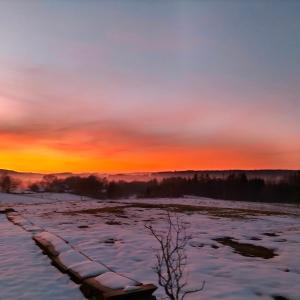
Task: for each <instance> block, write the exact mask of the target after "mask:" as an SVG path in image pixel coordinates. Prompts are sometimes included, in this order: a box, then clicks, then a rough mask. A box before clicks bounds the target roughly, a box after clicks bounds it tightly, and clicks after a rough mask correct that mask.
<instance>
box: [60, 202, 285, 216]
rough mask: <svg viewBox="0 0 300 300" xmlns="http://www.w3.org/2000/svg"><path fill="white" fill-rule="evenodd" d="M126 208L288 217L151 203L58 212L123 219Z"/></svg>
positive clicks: (237, 209) (258, 211)
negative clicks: (109, 214) (102, 215)
mask: <svg viewBox="0 0 300 300" xmlns="http://www.w3.org/2000/svg"><path fill="white" fill-rule="evenodd" d="M127 208H136V209H137V210H139V211H143V210H145V209H160V210H166V211H170V212H178V213H186V214H193V213H202V214H208V215H210V216H212V217H219V218H232V219H243V218H249V217H256V216H274V215H288V214H287V213H283V212H276V211H265V210H258V209H246V208H245V209H244V208H224V207H211V206H201V205H186V204H152V203H139V202H133V203H126V205H122V206H107V207H100V208H89V209H82V210H72V211H66V212H60V213H63V214H65V215H75V214H92V215H95V214H101V213H111V214H115V215H118V216H121V215H122V217H125V210H126V209H127Z"/></svg>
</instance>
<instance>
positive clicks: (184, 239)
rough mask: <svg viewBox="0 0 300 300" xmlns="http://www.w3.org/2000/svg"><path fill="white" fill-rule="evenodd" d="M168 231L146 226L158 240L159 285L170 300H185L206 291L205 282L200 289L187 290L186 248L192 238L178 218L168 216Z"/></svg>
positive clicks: (157, 266) (155, 267) (157, 271)
mask: <svg viewBox="0 0 300 300" xmlns="http://www.w3.org/2000/svg"><path fill="white" fill-rule="evenodd" d="M166 219H167V225H168V226H167V230H166V231H164V232H162V231H159V230H157V229H155V228H153V227H152V225H150V224H146V225H145V227H146V229H147V230H148V231H149V232H150V234H151V235H152V236H153V237H154V238H155V239H156V241H157V242H158V244H159V250H158V252H157V253H156V264H155V266H154V270H155V272H156V274H157V276H158V283H159V285H160V286H161V287H163V288H164V291H165V293H166V295H167V297H168V299H170V300H184V298H185V297H186V296H187V295H189V294H192V293H197V292H200V291H202V290H203V289H204V285H205V282H203V284H202V286H201V287H200V288H199V289H193V290H187V289H186V287H187V278H186V277H187V276H186V264H187V256H186V252H185V249H186V246H187V244H188V241H189V239H190V237H189V236H188V235H187V233H186V226H185V224H184V223H183V221H182V219H181V218H180V217H179V216H178V215H175V216H171V215H170V213H169V212H167V215H166Z"/></svg>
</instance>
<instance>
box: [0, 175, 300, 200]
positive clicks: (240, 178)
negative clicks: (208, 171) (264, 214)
mask: <svg viewBox="0 0 300 300" xmlns="http://www.w3.org/2000/svg"><path fill="white" fill-rule="evenodd" d="M19 184H20V181H18V180H15V179H13V178H12V177H10V176H9V175H3V176H2V177H0V189H1V191H2V192H7V193H11V192H13V191H14V190H16V189H17V187H18V185H19ZM29 190H30V191H31V192H35V193H38V192H56V193H64V192H69V193H74V194H77V195H81V196H88V197H93V198H99V199H105V198H107V199H118V198H128V197H139V198H143V197H146V198H158V197H171V198H172V197H182V196H184V195H193V196H202V197H209V198H215V199H224V200H238V201H251V202H280V203H298V204H300V171H296V172H293V173H292V174H290V175H289V176H287V177H286V178H285V179H282V180H280V181H274V182H271V181H266V180H264V179H261V178H248V177H247V175H246V174H244V173H240V174H230V175H228V176H227V177H225V178H211V177H210V176H209V175H198V174H194V176H192V177H190V178H184V177H171V178H165V179H162V180H161V181H158V180H156V179H153V180H149V181H146V182H145V181H132V182H126V181H108V180H106V179H105V178H100V177H97V176H94V175H90V176H88V177H80V176H70V177H67V178H58V177H56V176H54V175H45V176H44V177H43V179H42V180H41V181H38V182H35V183H33V184H31V185H30V186H29Z"/></svg>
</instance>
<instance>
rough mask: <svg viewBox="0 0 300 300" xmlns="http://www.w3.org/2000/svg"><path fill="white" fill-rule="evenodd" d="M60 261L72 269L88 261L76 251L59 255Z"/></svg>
mask: <svg viewBox="0 0 300 300" xmlns="http://www.w3.org/2000/svg"><path fill="white" fill-rule="evenodd" d="M58 258H59V261H60V262H61V263H62V264H63V265H64V266H65V267H66V269H69V268H70V269H71V268H72V266H73V265H75V264H78V263H82V262H85V261H87V258H86V257H85V256H83V255H82V254H80V253H79V252H77V251H75V250H68V251H65V252H62V253H61V254H59V255H58Z"/></svg>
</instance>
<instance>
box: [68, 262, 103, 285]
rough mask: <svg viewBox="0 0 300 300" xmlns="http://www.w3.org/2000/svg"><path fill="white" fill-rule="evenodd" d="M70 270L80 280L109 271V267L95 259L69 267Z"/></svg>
mask: <svg viewBox="0 0 300 300" xmlns="http://www.w3.org/2000/svg"><path fill="white" fill-rule="evenodd" d="M68 270H69V272H70V273H72V274H73V275H74V276H75V277H76V278H78V279H79V280H84V279H87V278H90V277H95V276H98V275H101V274H103V273H105V272H108V269H107V268H106V267H104V266H103V265H100V264H99V263H97V262H95V261H89V260H87V261H83V262H80V263H77V264H74V265H71V266H70V267H69V269H68Z"/></svg>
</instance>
